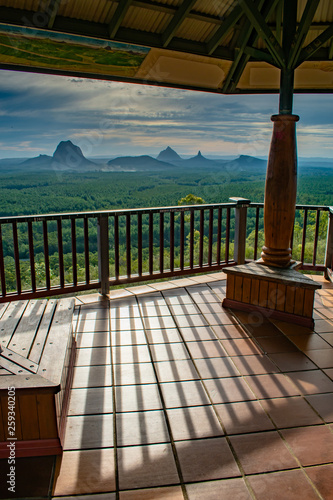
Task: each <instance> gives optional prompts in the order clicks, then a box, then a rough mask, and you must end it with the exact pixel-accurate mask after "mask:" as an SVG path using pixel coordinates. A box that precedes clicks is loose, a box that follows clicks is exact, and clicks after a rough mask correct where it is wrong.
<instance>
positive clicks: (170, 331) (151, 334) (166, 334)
mask: <svg viewBox="0 0 333 500" xmlns="http://www.w3.org/2000/svg"><path fill="white" fill-rule="evenodd" d="M146 334H147V338H148V342H149V343H150V344H169V343H170V342H182V338H181V336H180V333H179V330H178V328H161V329H158V328H156V329H154V330H146Z"/></svg>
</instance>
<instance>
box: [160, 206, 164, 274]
mask: <svg viewBox="0 0 333 500" xmlns="http://www.w3.org/2000/svg"><path fill="white" fill-rule="evenodd" d="M163 269H164V212H160V273H163Z"/></svg>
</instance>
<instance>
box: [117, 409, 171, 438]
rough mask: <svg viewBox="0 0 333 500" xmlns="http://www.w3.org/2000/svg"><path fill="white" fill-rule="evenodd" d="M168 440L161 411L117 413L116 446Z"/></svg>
mask: <svg viewBox="0 0 333 500" xmlns="http://www.w3.org/2000/svg"><path fill="white" fill-rule="evenodd" d="M169 441H170V437H169V433H168V429H167V425H166V420H165V417H164V413H163V411H160V410H154V411H141V412H130V413H118V414H117V446H134V445H140V444H151V443H167V442H169Z"/></svg>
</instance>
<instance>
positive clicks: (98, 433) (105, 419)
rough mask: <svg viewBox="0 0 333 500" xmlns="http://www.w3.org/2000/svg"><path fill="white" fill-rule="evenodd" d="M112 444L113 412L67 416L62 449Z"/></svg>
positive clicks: (78, 448)
mask: <svg viewBox="0 0 333 500" xmlns="http://www.w3.org/2000/svg"><path fill="white" fill-rule="evenodd" d="M112 446H113V414H105V415H84V416H75V417H68V418H67V422H66V434H65V442H64V450H85V449H89V448H90V449H91V448H110V447H112Z"/></svg>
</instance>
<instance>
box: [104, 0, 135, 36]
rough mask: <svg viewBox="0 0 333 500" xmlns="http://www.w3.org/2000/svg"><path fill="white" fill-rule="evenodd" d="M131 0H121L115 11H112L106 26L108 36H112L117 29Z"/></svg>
mask: <svg viewBox="0 0 333 500" xmlns="http://www.w3.org/2000/svg"><path fill="white" fill-rule="evenodd" d="M132 1H133V0H123V1H122V2H119V3H118V7H117V8H116V12H115V13H114V15H113V17H112V20H111V22H110V23H109V26H108V31H109V36H110V38H114V37H115V36H116V33H117V31H118V28H119V26H120V25H121V22H122V20H123V19H124V17H125V15H126V12H127V10H128V8H129V6H130V5H131V3H132Z"/></svg>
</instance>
